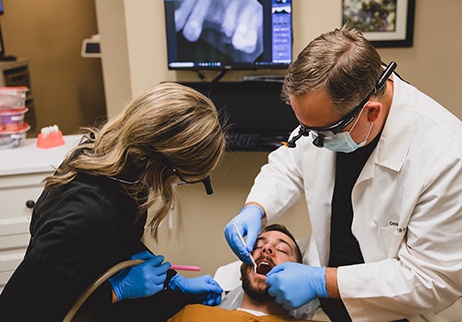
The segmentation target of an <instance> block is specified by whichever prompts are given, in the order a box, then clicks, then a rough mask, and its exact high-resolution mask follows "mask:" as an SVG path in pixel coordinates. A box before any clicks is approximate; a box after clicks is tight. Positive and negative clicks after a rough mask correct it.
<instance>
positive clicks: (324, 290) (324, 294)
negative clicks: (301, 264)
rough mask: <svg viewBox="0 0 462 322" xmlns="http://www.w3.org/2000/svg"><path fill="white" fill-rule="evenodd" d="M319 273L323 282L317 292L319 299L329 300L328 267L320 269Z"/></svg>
mask: <svg viewBox="0 0 462 322" xmlns="http://www.w3.org/2000/svg"><path fill="white" fill-rule="evenodd" d="M318 271H319V274H320V275H321V276H320V279H319V280H320V281H321V285H319V286H320V288H319V289H318V290H317V291H318V297H322V298H328V297H329V294H327V285H326V267H325V266H322V267H319V269H318Z"/></svg>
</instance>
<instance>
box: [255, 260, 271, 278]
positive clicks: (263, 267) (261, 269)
mask: <svg viewBox="0 0 462 322" xmlns="http://www.w3.org/2000/svg"><path fill="white" fill-rule="evenodd" d="M273 267H274V264H273V263H271V262H269V261H267V260H261V261H259V262H258V264H257V273H258V274H260V275H266V274H268V272H269V271H270V270H271V269H272V268H273Z"/></svg>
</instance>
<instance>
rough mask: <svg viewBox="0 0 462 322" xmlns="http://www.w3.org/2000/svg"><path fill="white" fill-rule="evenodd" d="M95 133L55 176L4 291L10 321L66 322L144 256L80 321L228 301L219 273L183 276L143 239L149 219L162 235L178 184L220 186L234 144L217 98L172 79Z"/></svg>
mask: <svg viewBox="0 0 462 322" xmlns="http://www.w3.org/2000/svg"><path fill="white" fill-rule="evenodd" d="M86 133H87V134H86V135H85V136H84V137H83V140H82V142H81V144H80V145H78V146H77V147H76V148H74V149H73V150H71V151H70V152H69V154H68V155H67V156H66V158H65V160H64V161H63V163H62V164H61V165H60V167H59V168H58V169H57V171H56V173H55V174H54V175H53V176H51V177H48V178H46V179H45V189H44V191H43V193H42V195H41V196H40V197H39V199H38V201H37V203H36V205H35V207H34V210H33V213H32V221H31V225H30V233H31V239H30V243H29V246H28V249H27V252H26V255H25V257H24V259H23V260H22V262H21V263H20V265H19V267H18V268H17V269H16V271H15V272H14V274H13V275H12V277H11V278H10V280H9V281H8V283H7V284H6V286H5V288H4V290H3V292H2V294H1V295H0V312H1V313H0V314H1V319H2V320H4V321H62V320H63V318H64V316H65V315H66V313H67V312H68V311H69V309H70V308H71V306H72V305H73V303H74V302H75V301H76V299H77V298H78V296H79V295H80V294H82V292H83V291H84V290H85V289H87V287H88V286H89V285H90V284H91V283H93V282H94V281H95V280H96V279H97V278H99V277H100V276H101V275H102V274H103V273H104V272H106V271H107V270H108V269H109V268H111V267H113V266H114V265H116V264H118V263H120V262H122V261H125V260H128V259H140V260H144V262H143V263H141V264H139V265H137V266H133V267H130V268H127V269H124V270H123V271H121V272H120V273H118V274H115V275H113V276H112V277H110V278H109V280H108V281H106V282H104V283H103V284H102V285H101V286H100V287H99V288H98V289H97V290H96V291H95V292H94V293H93V294H92V295H91V296H90V297H89V298H88V299H87V301H86V302H85V304H84V306H83V307H82V309H81V311H80V312H79V313H78V317H79V318H84V317H85V318H90V317H91V318H92V319H91V321H132V320H141V319H142V318H146V317H147V316H153V320H155V321H163V320H167V319H168V318H169V317H170V316H171V315H173V314H174V313H176V311H175V309H176V310H179V309H181V303H184V304H186V303H191V302H192V303H203V304H208V305H216V304H219V303H220V300H221V293H222V289H221V287H220V286H219V285H218V284H217V283H216V282H215V281H214V280H213V278H212V277H211V276H210V275H204V276H200V277H196V278H185V277H183V276H181V275H180V274H176V272H175V271H172V270H169V268H170V263H169V262H164V257H163V256H162V255H155V254H153V253H151V252H150V251H149V250H148V249H147V248H146V247H145V246H144V244H142V242H141V238H142V236H143V233H144V231H145V226H146V229H147V230H148V231H147V233H148V234H149V233H150V234H152V235H153V237H154V238H157V230H158V227H159V224H160V223H161V221H162V219H163V218H165V216H166V215H167V214H168V211H169V209H170V207H171V205H172V203H173V202H174V190H173V186H174V185H175V184H177V183H179V182H187V183H196V182H198V183H200V182H202V183H203V184H204V186H205V188H206V191H207V193H208V194H211V193H212V192H213V189H212V186H211V181H210V174H211V173H212V171H213V170H214V169H215V168H216V166H217V165H218V163H219V162H220V160H221V158H222V155H223V152H224V149H225V135H224V132H223V129H222V125H221V124H220V121H219V118H218V115H217V110H216V108H215V107H214V105H213V103H212V102H211V101H210V100H209V99H208V98H207V97H205V96H204V95H202V94H200V93H198V92H197V91H195V90H192V89H190V88H188V87H185V86H182V85H179V84H175V83H164V84H161V85H158V86H155V87H154V88H152V89H150V90H148V91H147V92H145V93H144V94H142V95H140V96H139V97H137V98H135V99H134V100H133V101H132V102H131V103H129V104H128V105H127V106H126V107H125V109H123V111H122V112H121V113H120V115H119V116H117V117H115V118H114V119H113V120H111V121H109V122H108V123H106V124H105V125H104V126H102V128H101V129H87V131H86ZM31 161H33V160H31ZM154 203H156V206H155V208H153V209H154V211H153V214H152V215H151V216H150V217H148V216H147V209H148V208H150V207H151V206H152V205H153V204H154ZM184 304H183V305H184ZM169 310H170V311H169ZM169 314H170V316H169Z"/></svg>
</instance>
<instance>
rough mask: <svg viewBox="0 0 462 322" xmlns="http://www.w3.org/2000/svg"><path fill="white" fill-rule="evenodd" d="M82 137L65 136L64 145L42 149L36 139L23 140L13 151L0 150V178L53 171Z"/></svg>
mask: <svg viewBox="0 0 462 322" xmlns="http://www.w3.org/2000/svg"><path fill="white" fill-rule="evenodd" d="M81 137H82V135H65V136H64V137H63V139H64V145H60V146H56V147H52V148H48V149H42V148H38V147H37V145H36V144H37V139H36V138H34V139H25V140H24V141H23V142H21V145H20V146H18V147H16V148H14V149H3V150H0V176H5V175H15V174H24V173H35V172H50V171H54V168H53V167H57V166H59V165H60V164H61V161H62V160H63V159H64V156H65V155H66V153H67V152H69V150H70V149H71V148H73V147H74V146H76V145H77V144H78V143H79V141H80V138H81Z"/></svg>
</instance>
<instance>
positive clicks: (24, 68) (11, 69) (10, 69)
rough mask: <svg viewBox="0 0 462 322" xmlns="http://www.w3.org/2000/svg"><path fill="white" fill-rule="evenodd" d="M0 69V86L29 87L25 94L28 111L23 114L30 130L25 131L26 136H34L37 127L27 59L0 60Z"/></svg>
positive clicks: (36, 132)
mask: <svg viewBox="0 0 462 322" xmlns="http://www.w3.org/2000/svg"><path fill="white" fill-rule="evenodd" d="M0 71H1V73H0V87H3V86H27V88H29V91H28V92H27V96H26V106H27V108H28V109H29V111H28V112H27V113H26V114H25V115H24V121H25V122H27V123H28V124H29V125H30V130H29V131H28V132H27V134H28V136H30V137H32V136H36V135H37V134H38V129H37V118H36V114H35V104H34V97H33V94H32V88H31V84H30V73H29V59H27V58H18V59H16V60H11V61H0Z"/></svg>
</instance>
